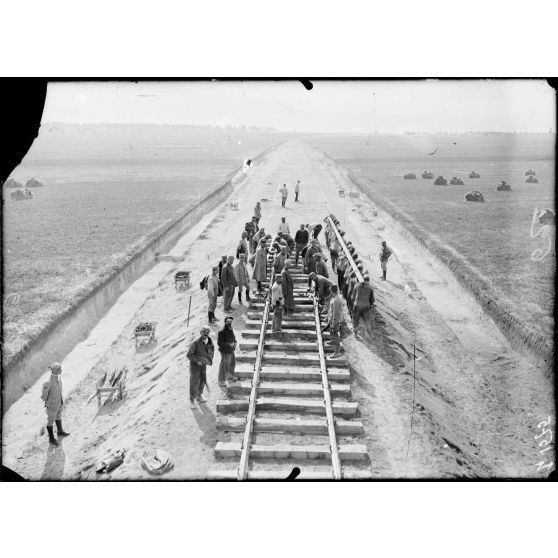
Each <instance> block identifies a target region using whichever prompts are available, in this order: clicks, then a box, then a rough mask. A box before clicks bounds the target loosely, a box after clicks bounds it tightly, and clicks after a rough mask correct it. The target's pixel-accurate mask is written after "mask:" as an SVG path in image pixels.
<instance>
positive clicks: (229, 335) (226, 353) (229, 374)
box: [217, 316, 237, 387]
mask: <svg viewBox="0 0 558 558" xmlns="http://www.w3.org/2000/svg"><path fill="white" fill-rule="evenodd" d="M232 321H233V319H232V317H231V316H227V317H226V318H225V327H224V328H223V329H222V330H221V331H220V332H219V333H218V334H217V346H218V347H219V352H220V353H221V363H220V364H219V377H218V382H219V385H220V386H221V387H224V386H225V381H227V382H236V380H237V378H236V377H235V376H234V369H235V366H236V361H235V357H234V350H235V349H236V337H235V335H234V331H233V328H232Z"/></svg>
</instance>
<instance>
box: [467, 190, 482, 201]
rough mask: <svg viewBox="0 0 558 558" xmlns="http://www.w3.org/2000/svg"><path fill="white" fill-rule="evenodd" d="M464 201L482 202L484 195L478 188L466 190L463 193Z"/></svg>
mask: <svg viewBox="0 0 558 558" xmlns="http://www.w3.org/2000/svg"><path fill="white" fill-rule="evenodd" d="M465 201H470V202H483V201H484V196H483V195H482V194H481V192H479V191H478V190H472V191H471V192H467V193H466V194H465Z"/></svg>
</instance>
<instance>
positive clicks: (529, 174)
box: [525, 169, 537, 176]
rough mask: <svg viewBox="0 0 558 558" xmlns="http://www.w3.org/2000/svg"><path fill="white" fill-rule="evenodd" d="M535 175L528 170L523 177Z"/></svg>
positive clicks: (532, 171)
mask: <svg viewBox="0 0 558 558" xmlns="http://www.w3.org/2000/svg"><path fill="white" fill-rule="evenodd" d="M535 174H537V173H536V172H535V171H534V170H531V169H529V170H528V171H525V176H535Z"/></svg>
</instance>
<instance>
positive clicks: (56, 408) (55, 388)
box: [41, 362, 70, 446]
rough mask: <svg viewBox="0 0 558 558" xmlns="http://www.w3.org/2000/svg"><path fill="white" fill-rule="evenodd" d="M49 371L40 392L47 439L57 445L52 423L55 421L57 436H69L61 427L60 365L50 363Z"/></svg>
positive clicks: (62, 404)
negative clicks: (43, 404)
mask: <svg viewBox="0 0 558 558" xmlns="http://www.w3.org/2000/svg"><path fill="white" fill-rule="evenodd" d="M49 370H50V372H51V374H50V379H49V381H48V382H45V383H44V384H43V391H42V394H41V398H42V400H43V401H44V402H45V409H46V414H47V432H48V441H49V442H50V443H51V444H52V445H54V446H57V445H58V440H57V439H56V438H55V437H54V423H55V422H56V430H57V433H58V437H59V438H61V437H64V436H69V435H70V434H69V432H64V428H63V427H62V407H63V406H64V397H63V395H62V380H61V379H60V375H61V374H62V366H60V363H59V362H54V363H53V364H51V365H50V367H49Z"/></svg>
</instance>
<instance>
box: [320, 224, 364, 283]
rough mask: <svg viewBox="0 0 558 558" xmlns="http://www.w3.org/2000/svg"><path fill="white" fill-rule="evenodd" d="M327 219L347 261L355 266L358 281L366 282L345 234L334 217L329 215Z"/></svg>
mask: <svg viewBox="0 0 558 558" xmlns="http://www.w3.org/2000/svg"><path fill="white" fill-rule="evenodd" d="M326 220H327V221H328V223H329V224H330V226H331V227H332V229H333V231H334V232H335V236H336V237H337V240H338V241H339V244H340V245H341V248H342V249H343V252H345V255H346V256H347V261H348V262H349V264H350V266H351V267H352V268H353V271H354V272H355V275H356V278H357V281H358V282H359V283H364V277H363V276H362V273H361V272H360V269H359V268H358V267H357V265H356V263H355V261H354V260H353V256H352V255H351V252H350V251H349V249H348V248H347V244H346V243H345V240H344V239H343V236H342V235H341V233H340V232H339V230H338V229H337V225H336V224H335V223H334V222H333V219H332V218H331V217H329V216H328V217H326Z"/></svg>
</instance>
